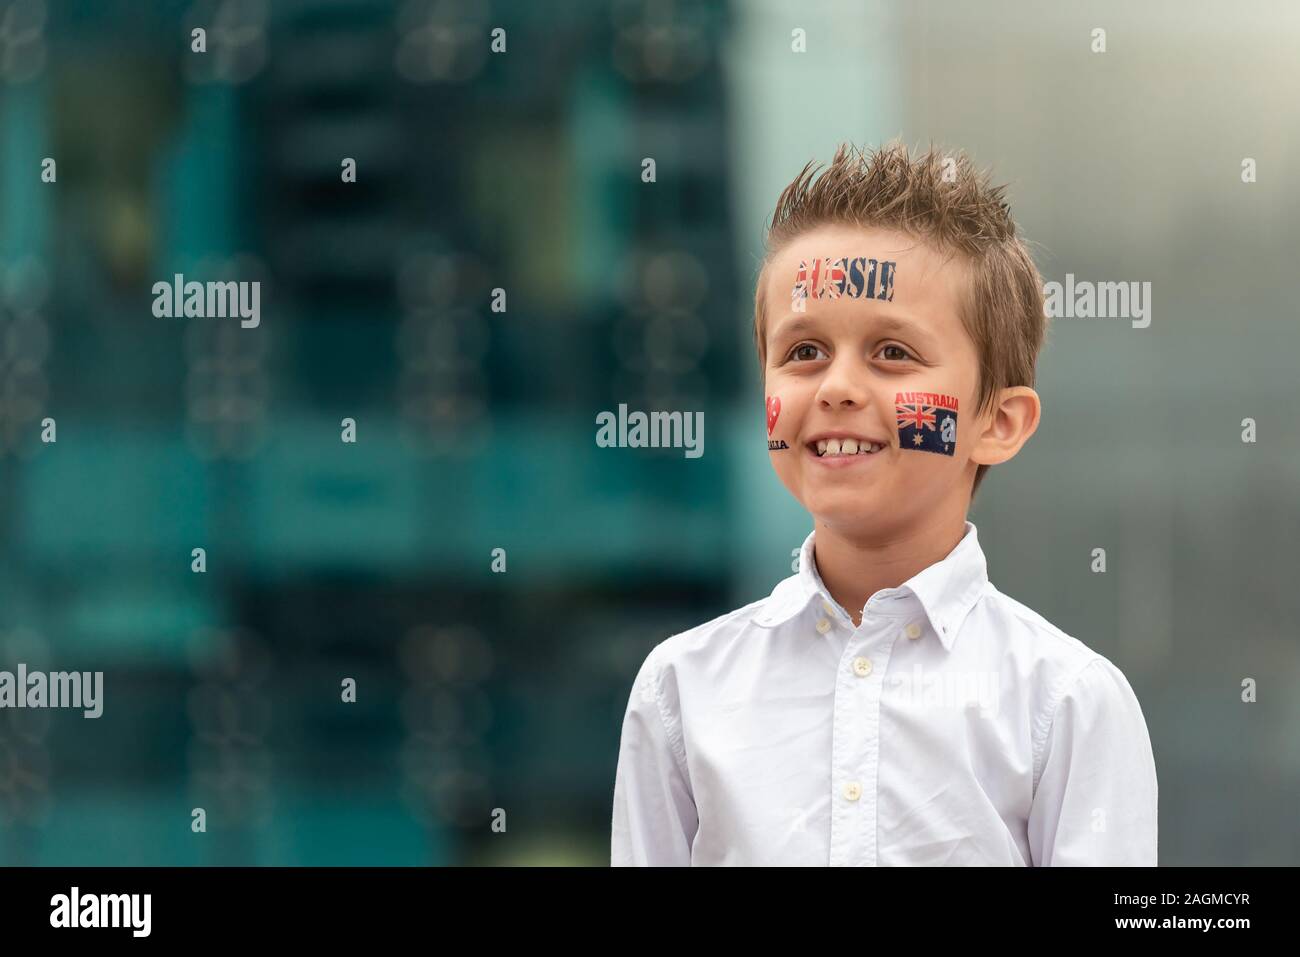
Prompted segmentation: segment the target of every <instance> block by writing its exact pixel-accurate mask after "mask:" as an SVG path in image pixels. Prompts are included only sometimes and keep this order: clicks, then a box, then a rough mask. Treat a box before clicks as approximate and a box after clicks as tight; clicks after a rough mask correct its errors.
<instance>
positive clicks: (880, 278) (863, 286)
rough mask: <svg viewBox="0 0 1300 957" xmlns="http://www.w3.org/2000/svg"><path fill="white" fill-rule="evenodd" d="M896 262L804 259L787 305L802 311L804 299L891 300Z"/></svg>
mask: <svg viewBox="0 0 1300 957" xmlns="http://www.w3.org/2000/svg"><path fill="white" fill-rule="evenodd" d="M897 266H898V263H896V262H894V261H892V260H875V259H869V258H867V257H866V256H859V257H857V258H853V257H846V256H841V257H839V258H838V259H835V258H831V257H825V258H822V259H804V260H801V261H800V263H799V271H798V272H797V273H795V277H794V286H793V287H792V288H791V290H790V302H791V303H792V304H795V305H794V308H795V310H796V311H802V305H803V301H804V300H805V299H841V298H843V299H879V300H881V301H883V302H893V301H894V271H895V269H896V268H897Z"/></svg>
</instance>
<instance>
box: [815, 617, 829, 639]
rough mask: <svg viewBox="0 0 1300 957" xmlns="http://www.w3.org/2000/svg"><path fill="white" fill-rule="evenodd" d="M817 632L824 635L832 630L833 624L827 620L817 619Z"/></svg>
mask: <svg viewBox="0 0 1300 957" xmlns="http://www.w3.org/2000/svg"><path fill="white" fill-rule="evenodd" d="M817 630H818V631H820V632H821V633H822V634H823V635H824V634H826V632H828V631H830V630H831V623H830V622H829V621H827V620H826V619H825V618H819V619H817Z"/></svg>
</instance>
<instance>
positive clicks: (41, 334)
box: [0, 0, 1300, 865]
mask: <svg viewBox="0 0 1300 957" xmlns="http://www.w3.org/2000/svg"><path fill="white" fill-rule="evenodd" d="M199 27H201V28H203V29H205V30H206V31H207V33H206V46H207V49H206V52H205V53H196V52H193V51H192V50H191V30H193V29H195V28H199ZM498 27H499V28H501V29H503V30H504V31H505V43H506V49H505V51H504V52H499V53H495V52H493V51H492V50H491V47H490V45H491V31H492V30H493V29H495V28H498ZM1097 28H1101V29H1104V30H1105V32H1106V51H1105V52H1104V53H1099V52H1093V47H1094V45H1095V40H1094V34H1093V31H1094V30H1095V29H1097ZM796 29H799V30H803V31H805V33H806V52H795V50H793V49H792V45H795V46H797V43H796V41H795V40H794V38H793V37H794V34H793V32H792V31H795V30H796ZM1298 42H1300V9H1297V8H1296V7H1294V6H1293V5H1289V4H1286V3H1283V2H1272V3H1258V4H1251V5H1247V6H1232V7H1230V6H1229V5H1228V4H1227V3H1223V2H1216V3H1209V2H1200V3H1174V2H1158V3H1149V4H1143V5H1141V7H1140V8H1136V7H1135V6H1133V5H1129V4H1124V3H1120V2H1115V3H1089V4H1087V5H1077V7H1076V8H1074V9H1057V8H1054V7H1053V8H1048V7H1044V6H1043V5H1040V4H1035V3H1029V2H1024V3H986V4H980V5H978V6H976V5H967V4H959V3H938V2H910V3H850V2H845V3H830V2H809V3H802V4H799V5H797V6H796V5H791V4H788V3H782V2H778V0H745V2H732V3H721V2H719V3H689V2H670V0H618V2H610V0H600V2H597V0H567V2H557V3H545V4H543V3H534V2H524V0H512V2H502V0H497V2H493V3H490V4H489V3H482V2H475V0H411V2H404V3H385V2H361V0H275V2H274V3H270V2H252V0H208V2H198V3H173V2H164V0H154V2H137V0H94V2H91V0H85V2H73V0H66V2H64V0H59V2H53V0H44V2H40V0H0V474H2V475H3V497H2V498H0V670H11V671H12V670H14V669H15V668H16V666H17V664H18V663H19V662H23V663H25V664H26V665H27V666H28V668H29V669H32V670H36V669H47V670H78V671H94V670H102V671H103V672H104V713H103V716H102V717H101V718H99V719H98V720H85V719H83V718H82V717H81V715H80V712H75V711H52V710H21V711H19V710H5V711H0V863H4V864H11V865H12V864H68V865H110V864H145V865H151V864H305V865H313V864H320V865H335V864H397V865H424V864H533V863H548V864H604V863H607V862H608V859H609V856H608V855H609V817H610V810H611V804H612V792H613V783H614V768H615V761H616V757H617V752H618V740H619V732H620V726H621V721H622V715H623V710H624V708H625V706H626V704H627V697H628V693H629V691H630V690H631V681H632V677H633V675H634V674H635V672H636V670H637V667H638V666H639V664H640V663H641V661H642V660H643V658H644V656H645V654H646V653H647V652H648V651H649V650H650V648H651V647H653V645H654V644H656V643H657V642H659V641H661V640H662V639H664V638H665V637H667V636H669V635H670V634H673V633H674V632H676V631H680V630H683V629H685V628H687V627H690V626H692V625H695V624H699V623H701V622H703V621H705V620H707V619H709V618H712V617H714V616H716V615H718V614H721V613H723V612H725V611H728V610H730V609H732V608H735V607H737V606H739V605H742V604H746V603H748V602H750V601H754V600H756V599H758V598H761V597H763V596H765V595H766V594H767V593H768V592H769V591H770V590H771V588H772V587H773V585H774V584H775V583H776V582H777V581H778V580H780V579H781V578H783V577H785V576H787V575H789V574H790V573H791V559H792V550H794V549H796V548H797V547H798V545H799V544H800V543H801V542H802V540H803V537H804V536H805V534H806V533H807V531H808V530H809V528H810V527H811V526H810V520H809V518H808V516H807V515H806V514H804V513H803V512H802V511H801V510H800V508H799V507H798V505H797V504H796V503H795V502H793V501H792V500H791V499H790V498H789V497H788V495H787V494H786V493H785V491H784V489H783V488H782V487H781V486H780V484H779V483H778V481H777V480H776V478H775V477H774V475H773V474H772V473H771V470H770V468H769V466H768V463H767V457H766V455H765V453H764V452H763V451H761V449H760V445H759V440H760V438H762V437H763V433H764V424H763V405H762V393H761V386H760V383H759V379H758V376H757V361H756V357H755V355H754V352H753V346H752V338H751V322H752V297H753V282H754V278H755V275H756V272H757V268H758V265H759V262H760V257H761V255H762V240H763V226H764V221H765V220H766V218H767V217H768V216H770V214H771V211H772V207H773V205H774V203H775V200H776V197H777V196H778V194H779V193H780V190H781V189H782V188H783V187H784V186H785V185H786V183H787V182H789V180H790V179H792V178H793V177H794V175H795V174H796V173H797V172H798V171H799V170H800V169H801V168H802V166H803V165H804V163H805V162H807V161H808V160H812V159H815V160H819V161H821V162H826V161H827V160H829V159H830V157H831V155H832V153H833V151H834V148H835V146H836V144H838V143H839V142H841V141H851V142H854V143H857V144H860V145H864V146H876V145H879V144H881V143H883V142H884V141H886V140H888V139H890V138H892V137H896V136H898V137H902V138H903V139H904V140H905V141H906V142H908V143H909V144H911V145H913V146H917V145H926V144H928V143H929V142H930V141H934V142H935V143H937V144H941V145H943V146H945V147H948V148H964V149H966V150H967V151H969V152H970V153H971V154H972V156H973V157H974V158H975V159H976V161H977V162H978V163H979V164H980V165H982V166H991V167H992V168H993V170H994V175H995V177H996V179H997V180H998V181H999V182H1009V183H1010V184H1011V185H1010V191H1009V198H1010V201H1011V205H1012V211H1013V213H1014V215H1015V216H1016V218H1017V219H1018V221H1019V222H1020V224H1021V226H1022V228H1023V230H1024V232H1025V233H1026V234H1027V236H1028V237H1029V238H1030V239H1031V240H1032V241H1033V242H1034V244H1035V245H1034V249H1035V253H1036V256H1037V259H1038V263H1039V267H1040V269H1041V270H1042V272H1043V275H1044V279H1045V280H1047V281H1058V282H1064V280H1065V276H1066V274H1067V273H1072V274H1073V275H1074V276H1075V277H1076V278H1077V279H1080V280H1088V281H1148V282H1151V283H1152V287H1153V289H1152V321H1151V325H1150V327H1149V328H1146V329H1134V328H1132V327H1131V325H1130V323H1129V322H1128V321H1126V320H1078V319H1059V320H1056V321H1055V322H1054V324H1053V328H1052V330H1051V332H1050V335H1049V340H1048V345H1047V347H1046V349H1045V351H1044V354H1043V356H1042V359H1041V361H1040V365H1039V382H1038V386H1039V392H1040V394H1041V395H1042V397H1043V401H1044V418H1043V422H1042V426H1041V427H1040V429H1039V431H1038V433H1037V435H1036V436H1035V438H1034V439H1033V441H1032V442H1031V444H1030V445H1029V446H1028V447H1027V448H1026V449H1025V450H1024V452H1023V453H1022V454H1021V455H1020V456H1018V457H1017V458H1016V460H1015V461H1014V463H1011V464H1008V465H1006V466H1002V467H999V468H996V469H994V470H993V471H992V473H991V474H990V475H989V477H988V478H987V479H986V481H985V484H984V487H983V488H982V489H981V491H980V495H979V498H978V499H977V501H976V503H975V507H974V509H973V512H972V515H971V518H972V520H973V521H975V523H976V524H977V525H978V526H979V528H980V538H981V542H982V544H983V546H984V548H985V551H986V553H987V555H988V559H989V564H990V573H991V577H992V579H993V581H994V582H995V583H996V584H997V585H998V586H999V587H1000V588H1001V589H1002V590H1003V591H1005V592H1007V593H1008V594H1010V595H1012V596H1013V597H1015V598H1018V599H1019V600H1021V601H1023V602H1025V603H1026V604H1028V605H1030V606H1031V607H1033V608H1034V609H1036V610H1037V611H1039V612H1041V613H1042V614H1043V615H1044V616H1046V617H1047V618H1048V619H1049V620H1051V621H1052V622H1054V623H1055V624H1057V625H1058V626H1059V627H1061V628H1062V629H1064V630H1065V631H1067V632H1069V633H1071V634H1073V635H1075V636H1077V637H1079V638H1080V639H1082V640H1083V641H1084V642H1086V643H1087V644H1089V645H1090V646H1091V647H1093V648H1094V649H1096V650H1097V651H1099V652H1101V653H1102V654H1104V655H1106V656H1108V657H1109V658H1111V660H1113V661H1114V662H1115V663H1116V664H1117V665H1119V666H1120V668H1121V669H1122V670H1123V671H1124V673H1125V674H1126V675H1127V676H1128V678H1129V680H1130V682H1131V683H1132V685H1133V687H1134V689H1135V690H1136V692H1137V695H1138V698H1139V700H1140V701H1141V703H1142V707H1143V710H1144V713H1145V715H1146V717H1147V722H1148V725H1149V728H1150V732H1151V738H1152V743H1153V746H1154V750H1155V755H1156V762H1157V769H1158V773H1159V779H1160V796H1161V801H1160V860H1161V863H1162V864H1296V863H1300V815H1298V814H1297V807H1298V806H1300V800H1298V799H1300V734H1298V733H1297V732H1298V731H1300V653H1298V652H1297V636H1296V622H1297V620H1300V589H1297V588H1295V587H1294V585H1293V584H1292V579H1291V576H1292V575H1293V574H1294V573H1295V571H1296V568H1297V560H1296V557H1295V542H1296V541H1297V539H1298V538H1300V496H1297V494H1296V492H1297V489H1300V423H1297V421H1296V415H1295V410H1296V408H1297V404H1298V400H1300V378H1298V377H1297V374H1296V373H1297V364H1298V363H1297V357H1298V356H1300V316H1297V312H1296V306H1295V302H1294V295H1293V280H1294V271H1295V266H1294V258H1295V253H1296V250H1297V249H1300V225H1298V224H1300V217H1298V216H1297V212H1300V208H1298V207H1300V185H1298V183H1297V173H1296V170H1297V163H1298V162H1300V115H1298V114H1300V107H1297V104H1296V98H1295V90H1296V82H1297V79H1300V67H1297V62H1296V59H1295V54H1294V51H1295V49H1296V45H1297V43H1298ZM46 157H49V158H53V159H54V160H55V161H56V163H57V167H56V169H57V179H56V181H55V182H43V181H42V177H41V172H42V161H43V160H44V159H45V158H46ZM344 158H352V159H354V160H355V161H356V168H357V176H356V182H355V183H343V182H342V181H341V163H342V162H343V159H344ZM645 158H653V159H654V160H655V162H656V179H655V182H653V183H646V182H643V181H642V168H643V167H642V161H643V159H645ZM1246 158H1251V159H1254V160H1255V161H1256V164H1257V171H1258V172H1257V180H1256V182H1253V183H1244V182H1243V181H1242V163H1243V161H1244V160H1245V159H1246ZM178 272H179V273H183V274H184V275H185V277H186V279H198V280H200V281H207V280H218V279H236V280H241V281H251V280H257V281H260V282H261V283H262V287H261V289H262V296H261V323H260V325H259V326H258V327H257V328H255V329H243V328H240V325H239V323H238V321H237V320H233V319H226V320H210V319H188V320H177V319H161V318H156V317H155V316H154V315H153V314H152V311H151V307H152V302H153V295H152V292H151V288H152V286H153V284H154V283H155V282H158V281H170V280H171V277H172V276H173V275H174V274H175V273H178ZM498 288H499V289H504V290H505V291H506V295H507V300H506V309H505V311H504V312H493V311H492V309H491V308H490V304H491V301H492V290H494V289H498ZM620 403H626V404H627V405H628V407H629V408H630V409H679V410H698V411H702V412H704V414H705V415H704V418H705V432H704V455H703V456H702V457H701V458H698V459H689V458H686V457H684V456H683V454H682V451H681V450H680V449H670V450H655V449H603V448H598V447H597V446H596V444H595V442H594V434H595V417H596V414H597V413H598V412H600V411H602V410H616V409H617V408H618V405H619V404H620ZM46 417H51V418H53V419H54V420H55V421H56V423H57V430H58V431H57V438H58V441H57V442H56V443H43V442H42V441H41V431H42V426H41V422H42V420H43V419H45V418H46ZM345 417H351V418H354V419H355V420H356V423H357V442H356V443H355V444H346V443H343V442H341V441H340V422H341V420H342V419H343V418H345ZM1246 417H1251V418H1253V419H1255V420H1256V422H1257V430H1258V432H1257V435H1258V439H1257V441H1256V442H1255V443H1244V442H1243V441H1242V439H1241V432H1242V420H1243V419H1244V418H1246ZM194 548H203V549H205V550H206V571H205V572H203V573H201V574H199V573H195V572H194V571H192V566H191V563H192V561H193V556H192V549H194ZM1095 548H1105V549H1106V552H1107V571H1106V573H1105V574H1094V573H1093V572H1092V570H1091V565H1092V551H1093V549H1095ZM495 549H504V561H505V570H504V571H501V570H499V569H500V567H501V566H500V562H499V561H498V563H497V568H498V570H496V571H494V570H493V562H494V550H495ZM497 555H498V557H499V556H500V553H497ZM349 677H350V678H353V679H355V680H356V682H357V696H356V702H355V703H352V704H345V703H343V702H342V701H341V700H340V698H341V695H340V686H341V682H342V681H343V679H345V678H349ZM1247 678H1251V679H1255V680H1256V681H1257V682H1258V700H1257V702H1255V703H1253V704H1249V705H1248V704H1243V703H1242V701H1241V694H1242V692H1241V684H1242V681H1243V680H1244V679H1247ZM198 807H201V808H203V809H204V810H205V811H206V814H207V832H206V833H204V834H196V833H193V831H192V829H191V811H192V809H194V808H198ZM494 809H501V810H503V811H504V812H505V815H506V825H507V826H506V831H505V833H493V831H492V828H491V823H492V819H493V813H494Z"/></svg>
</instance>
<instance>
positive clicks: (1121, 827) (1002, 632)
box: [611, 522, 1157, 866]
mask: <svg viewBox="0 0 1300 957" xmlns="http://www.w3.org/2000/svg"><path fill="white" fill-rule="evenodd" d="M813 537H814V536H813V535H809V536H808V538H807V540H806V541H805V542H804V545H803V550H802V553H801V558H800V571H799V573H798V574H796V575H792V576H791V577H789V578H787V579H785V580H784V581H782V582H781V583H780V584H778V585H777V586H776V588H775V589H774V590H773V592H772V594H771V595H770V596H769V597H768V598H766V599H764V600H762V601H758V602H754V603H753V604H751V605H746V606H745V607H744V608H739V609H737V610H736V611H733V612H731V613H730V614H726V615H723V616H721V617H720V618H716V619H714V620H713V621H710V622H707V623H705V624H703V625H700V626H698V627H696V628H692V629H691V630H689V631H685V632H682V633H681V634H677V635H674V636H673V637H671V638H668V639H666V640H665V641H662V642H660V643H659V644H658V645H656V646H655V647H654V649H653V650H651V652H650V653H649V655H647V657H646V659H645V662H644V663H643V664H642V666H641V669H640V671H639V673H638V674H637V677H636V681H635V684H634V685H633V688H632V693H631V696H630V698H629V701H628V705H627V711H626V714H625V716H624V720H623V731H622V740H621V743H620V749H619V757H618V770H617V773H616V777H615V783H614V813H613V827H612V840H611V851H612V854H611V861H612V863H613V864H614V865H632V864H649V865H687V864H692V865H719V864H728V865H730V864H739V865H827V864H830V865H917V864H921V865H1014V866H1023V865H1053V864H1055V865H1061V864H1121V865H1154V864H1155V863H1156V804H1157V790H1156V769H1155V760H1154V757H1153V755H1152V752H1151V742H1150V738H1149V737H1148V735H1147V728H1146V721H1145V720H1144V718H1143V716H1142V709H1141V708H1140V707H1139V705H1138V701H1137V698H1136V696H1135V695H1134V694H1133V689H1132V688H1131V687H1130V686H1129V684H1128V681H1127V680H1126V679H1125V678H1124V675H1123V674H1122V673H1121V672H1120V670H1119V669H1118V668H1116V667H1115V665H1114V664H1112V663H1111V662H1110V661H1109V660H1108V659H1107V658H1105V657H1103V656H1101V655H1099V654H1097V653H1096V652H1094V651H1092V650H1090V649H1089V648H1088V647H1087V646H1086V645H1084V644H1083V643H1082V642H1080V641H1078V640H1077V639H1075V638H1072V637H1070V636H1069V635H1067V634H1065V633H1064V632H1062V631H1060V630H1059V629H1058V628H1055V627H1054V626H1053V625H1051V624H1050V623H1049V622H1047V621H1046V620H1045V619H1043V618H1042V617H1041V616H1039V615H1038V614H1036V613H1035V612H1033V611H1032V610H1030V609H1029V608H1027V607H1025V606H1024V605H1022V604H1020V603H1019V602H1017V601H1015V600H1014V599H1012V598H1009V597H1007V596H1006V595H1003V594H1002V593H1001V592H999V591H998V590H997V589H996V588H995V587H994V586H993V584H992V583H991V582H990V581H989V580H988V576H987V572H986V565H985V561H984V553H983V551H982V549H981V548H980V546H979V541H978V539H977V537H976V530H975V526H974V525H973V524H972V523H971V522H967V523H966V531H965V535H964V536H963V538H962V540H961V542H960V543H959V544H958V545H957V547H956V548H954V549H953V551H952V552H951V553H950V554H949V555H948V556H947V557H946V558H945V559H943V560H942V561H940V562H937V563H936V564H934V565H931V566H930V567H929V568H926V569H925V570H924V571H921V572H919V573H918V574H917V575H915V576H913V577H912V578H911V579H909V580H908V581H907V582H905V583H904V584H902V585H901V586H899V587H898V588H887V589H884V590H882V591H878V592H876V594H874V595H873V596H872V597H871V600H870V601H868V602H867V605H866V607H865V609H864V610H863V612H864V613H863V615H862V624H861V625H859V626H857V627H854V625H853V622H852V619H851V618H850V617H849V616H848V615H847V614H845V612H844V610H843V609H842V608H841V607H840V606H839V605H838V604H837V603H836V602H835V601H834V599H833V598H831V596H830V594H829V592H827V590H826V588H825V586H824V585H823V584H822V581H821V577H820V576H819V575H818V574H817V568H816V563H815V561H814V560H813Z"/></svg>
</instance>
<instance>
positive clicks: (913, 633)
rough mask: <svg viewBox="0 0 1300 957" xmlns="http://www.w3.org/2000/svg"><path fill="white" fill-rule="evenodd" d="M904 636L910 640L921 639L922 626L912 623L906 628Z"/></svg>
mask: <svg viewBox="0 0 1300 957" xmlns="http://www.w3.org/2000/svg"><path fill="white" fill-rule="evenodd" d="M903 634H905V635H907V637H909V638H920V637H921V626H920V625H918V624H917V623H916V622H912V623H911V624H910V625H908V626H907V627H906V628H904V629H903Z"/></svg>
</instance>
